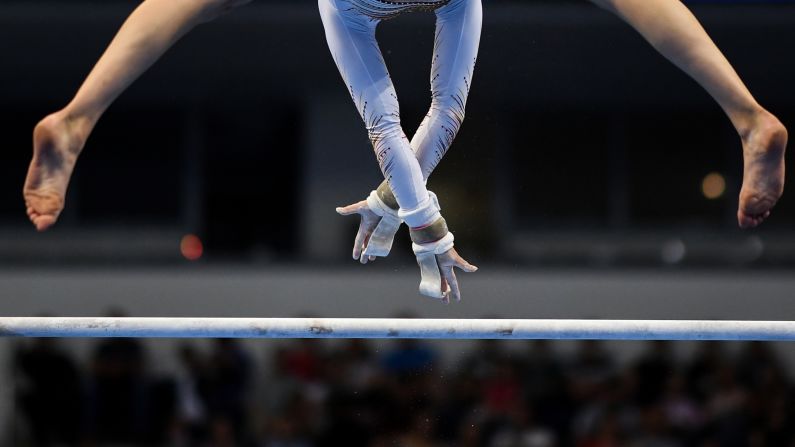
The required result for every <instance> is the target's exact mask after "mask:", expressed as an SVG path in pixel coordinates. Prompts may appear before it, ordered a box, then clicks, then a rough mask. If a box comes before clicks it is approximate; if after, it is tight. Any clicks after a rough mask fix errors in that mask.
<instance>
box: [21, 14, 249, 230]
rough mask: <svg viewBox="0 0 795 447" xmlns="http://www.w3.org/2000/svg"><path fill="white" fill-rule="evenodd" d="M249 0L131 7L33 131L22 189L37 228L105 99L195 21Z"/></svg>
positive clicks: (50, 212) (52, 211)
mask: <svg viewBox="0 0 795 447" xmlns="http://www.w3.org/2000/svg"><path fill="white" fill-rule="evenodd" d="M248 1H249V0H146V1H144V2H143V3H141V5H140V6H138V8H136V9H135V11H133V13H132V14H131V15H130V17H129V18H128V19H127V21H126V22H125V23H124V25H122V27H121V29H120V30H119V32H118V34H116V37H114V39H113V41H112V42H111V43H110V45H109V46H108V48H107V50H105V53H104V54H103V55H102V57H101V58H100V59H99V61H98V62H97V64H96V65H95V66H94V69H93V70H91V73H89V75H88V77H87V78H86V80H85V81H84V82H83V85H82V86H81V87H80V89H79V90H78V92H77V94H76V95H75V97H74V98H73V99H72V101H71V102H70V103H69V104H68V105H67V106H66V107H65V108H63V109H61V110H60V111H58V112H55V113H53V114H51V115H49V116H47V117H46V118H44V119H43V120H41V121H40V122H39V123H38V125H36V128H35V129H34V131H33V160H32V161H31V163H30V167H29V169H28V175H27V178H26V179H25V186H24V189H23V194H24V197H25V205H26V206H27V214H28V217H29V218H30V220H31V222H33V224H34V225H35V226H36V229H37V230H39V231H43V230H46V229H47V228H49V227H50V226H51V225H53V224H54V223H55V221H56V220H57V219H58V215H59V214H60V213H61V210H62V209H63V207H64V197H65V195H66V189H67V187H68V185H69V178H70V177H71V175H72V170H73V169H74V166H75V163H76V162H77V157H78V155H79V154H80V152H81V151H82V149H83V145H84V144H85V142H86V140H87V139H88V136H89V135H90V134H91V130H92V129H93V128H94V125H95V124H96V123H97V121H98V120H99V118H100V116H102V113H104V112H105V110H106V109H107V108H108V106H110V104H111V103H112V102H113V101H114V100H115V99H116V98H117V97H118V96H119V95H120V94H121V93H122V92H123V91H124V90H125V89H126V88H127V87H128V86H129V85H130V84H131V83H132V82H133V81H134V80H135V79H137V78H138V77H139V76H140V75H141V74H142V73H143V72H144V71H146V69H148V68H149V67H150V66H151V65H152V64H153V63H154V62H155V61H156V60H157V59H158V58H159V57H160V56H161V55H162V54H163V53H164V52H165V51H166V50H167V49H168V48H169V47H171V45H173V44H174V42H176V41H177V40H178V39H179V38H180V37H182V36H183V35H184V34H185V33H187V32H188V31H189V30H191V29H192V28H193V27H195V26H196V25H198V24H200V23H202V22H206V21H209V20H212V19H214V18H215V17H217V16H218V15H220V14H221V13H223V12H225V11H227V10H229V9H231V8H233V7H235V6H238V5H241V4H244V3H247V2H248Z"/></svg>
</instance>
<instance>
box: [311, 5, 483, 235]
mask: <svg viewBox="0 0 795 447" xmlns="http://www.w3.org/2000/svg"><path fill="white" fill-rule="evenodd" d="M318 6H319V8H320V15H321V18H322V19H323V26H324V28H325V30H326V40H327V41H328V45H329V49H330V50H331V53H332V55H333V57H334V61H335V62H336V64H337V68H339V71H340V73H341V74H342V77H343V80H344V81H345V83H346V85H347V87H348V89H349V92H350V94H351V97H352V98H353V101H354V103H355V105H356V108H357V110H358V111H359V114H360V115H361V116H362V119H364V122H365V125H366V127H367V131H368V134H369V137H370V141H371V142H372V144H373V148H374V149H375V153H376V157H377V159H378V162H379V165H380V166H381V171H382V173H383V175H384V178H386V179H387V181H388V182H389V185H390V187H391V189H392V192H393V193H394V194H395V198H396V199H397V202H398V204H399V205H400V208H401V215H402V216H403V217H404V219H405V221H406V223H407V224H408V225H409V226H410V227H419V226H423V225H426V224H428V223H431V222H433V221H434V220H435V219H436V218H438V216H439V212H438V210H436V209H435V207H434V206H432V202H433V201H432V200H431V199H430V197H429V196H428V191H427V190H426V188H425V180H426V179H427V177H428V176H429V175H430V174H431V172H433V169H434V168H435V167H436V166H437V165H438V163H439V161H441V159H442V157H444V154H445V153H446V152H447V150H448V149H449V148H450V144H451V143H452V142H453V139H454V138H455V136H456V134H457V133H458V129H459V127H460V126H461V123H462V122H463V120H464V110H465V107H466V100H467V95H468V93H469V87H470V85H471V83H472V73H473V71H474V67H475V60H476V58H477V52H478V44H479V41H480V31H481V21H482V7H481V3H480V0H425V1H408V0H390V1H385V0H318ZM417 10H433V11H435V13H436V37H435V41H434V52H433V60H432V67H431V93H432V94H431V108H430V110H429V111H428V114H427V115H426V116H425V119H424V120H423V122H422V124H421V125H420V127H419V129H417V133H416V134H415V135H414V138H413V139H412V140H411V142H409V140H408V138H406V135H405V134H404V133H403V129H402V128H401V125H400V106H399V104H398V100H397V94H396V93H395V88H394V86H393V85H392V80H391V79H390V77H389V72H388V71H387V68H386V64H385V63H384V59H383V57H382V55H381V51H380V49H379V48H378V42H377V41H376V39H375V30H376V27H377V26H378V23H379V22H380V21H381V20H383V19H388V18H393V17H396V16H397V15H400V14H403V13H406V12H411V11H417Z"/></svg>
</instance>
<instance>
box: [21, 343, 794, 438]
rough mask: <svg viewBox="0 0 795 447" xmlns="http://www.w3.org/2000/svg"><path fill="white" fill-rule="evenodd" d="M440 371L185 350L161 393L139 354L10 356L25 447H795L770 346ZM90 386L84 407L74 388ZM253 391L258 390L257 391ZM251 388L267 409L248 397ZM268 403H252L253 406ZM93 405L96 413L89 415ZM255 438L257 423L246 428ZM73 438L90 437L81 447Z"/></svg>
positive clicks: (492, 353)
mask: <svg viewBox="0 0 795 447" xmlns="http://www.w3.org/2000/svg"><path fill="white" fill-rule="evenodd" d="M471 346H472V350H471V351H470V353H468V354H466V353H465V354H464V355H463V356H462V358H461V362H460V363H459V364H458V366H457V367H456V368H452V369H449V368H444V367H442V366H441V365H440V364H439V363H438V359H439V357H438V354H437V352H436V351H435V350H434V349H433V347H432V345H431V344H430V343H428V342H419V341H409V340H402V341H397V342H395V343H393V344H392V345H391V346H390V347H389V349H387V351H386V352H385V353H384V354H383V355H381V356H379V355H377V352H378V351H377V350H375V349H373V345H372V344H371V343H369V342H367V341H364V340H345V341H339V342H337V343H321V342H318V341H312V340H297V341H291V342H289V343H287V344H285V345H282V346H279V347H277V348H276V349H274V350H273V351H272V361H271V362H270V365H271V370H270V371H258V370H257V369H256V366H255V364H254V363H253V361H252V359H251V357H250V356H249V354H248V353H247V352H246V351H245V349H244V347H243V345H242V344H241V343H239V342H237V341H235V340H228V339H225V340H215V341H213V343H212V345H211V348H210V349H209V351H208V352H207V353H204V352H203V351H200V350H198V349H196V348H194V346H193V345H189V344H183V345H181V346H180V347H179V348H178V350H177V354H178V356H179V357H178V358H179V365H180V367H179V371H178V373H177V374H176V375H175V376H174V377H160V378H156V377H154V376H153V375H152V373H150V372H148V371H147V370H146V364H145V362H144V358H145V351H144V349H143V346H142V345H141V344H139V342H137V341H135V340H124V339H114V340H103V341H101V342H100V343H99V344H98V345H97V347H96V350H95V353H94V355H93V358H92V362H91V369H90V371H89V372H88V373H86V372H84V371H81V370H80V368H79V367H78V366H77V365H76V364H75V363H74V362H73V361H72V360H71V359H70V357H69V356H68V355H67V354H66V353H65V352H64V351H62V350H61V349H59V348H58V345H57V344H56V343H55V342H53V341H51V340H47V339H38V340H35V341H33V342H32V344H31V345H29V346H26V347H24V348H20V349H19V350H17V352H16V355H15V357H14V359H15V362H16V367H17V371H18V377H19V378H20V383H19V391H18V401H19V402H20V413H21V414H20V416H21V417H22V418H23V419H24V420H25V422H26V424H27V426H28V427H29V428H30V430H28V431H29V435H28V437H27V442H26V443H22V444H20V445H42V446H46V445H75V446H83V445H93V446H97V447H102V446H105V445H118V444H121V445H125V446H139V445H140V446H143V445H168V446H175V447H177V446H179V447H181V446H199V447H227V446H229V447H232V446H234V447H239V446H240V447H247V446H252V447H326V446H339V445H345V446H346V447H357V446H362V447H379V446H389V447H395V446H398V447H402V446H405V447H426V446H428V447H474V446H478V447H480V446H486V447H565V446H575V447H636V446H638V447H708V446H721V447H722V446H729V447H731V446H749V447H755V446H779V445H781V446H791V445H793V442H794V441H795V437H794V436H793V433H794V430H793V426H794V425H793V421H794V420H795V418H793V414H794V413H793V404H795V399H794V397H795V395H793V392H792V387H791V382H790V379H789V371H788V370H787V369H786V368H785V364H784V363H783V362H782V361H780V359H778V357H777V356H776V355H775V352H774V351H773V350H771V349H770V348H771V346H770V345H764V344H747V345H744V346H742V348H741V349H740V350H739V354H738V355H737V356H736V358H732V356H730V355H728V353H727V352H726V351H724V350H723V349H722V345H720V344H716V343H709V344H707V343H705V344H702V345H700V346H698V347H697V349H696V350H695V352H694V354H693V356H692V358H691V359H690V360H689V361H684V362H678V361H677V359H676V358H675V356H674V355H673V354H672V352H671V345H670V344H667V343H658V342H654V343H649V344H647V345H646V349H645V350H644V351H643V352H642V353H641V354H640V355H639V356H637V357H636V358H635V359H634V360H631V361H630V362H629V363H628V364H627V366H619V365H618V364H617V362H616V360H615V358H614V356H613V355H612V353H611V351H610V350H608V349H606V348H605V345H604V344H602V343H597V342H582V343H579V344H578V348H577V350H576V351H575V353H574V355H573V357H572V358H571V359H567V358H566V357H565V356H563V355H562V354H561V352H559V351H557V350H556V349H554V346H553V344H552V343H550V342H547V341H539V342H533V343H528V344H523V345H522V349H509V348H511V347H513V346H515V345H513V346H512V345H511V344H508V343H500V342H488V341H484V342H478V343H475V344H473V345H471ZM82 381H86V382H87V383H89V384H90V387H89V389H90V393H88V396H89V397H90V398H89V399H84V398H83V397H82V396H81V391H80V390H81V387H80V383H81V382H82ZM257 383H259V385H257ZM255 385H257V386H258V388H262V389H263V393H264V394H254V393H252V390H253V389H254V387H255ZM258 396H259V397H258ZM83 402H85V403H86V405H87V408H86V409H87V411H82V410H81V408H80V405H81V403H83ZM252 422H254V423H252ZM80 427H89V428H93V430H89V431H87V434H88V435H90V436H88V437H86V436H83V437H81V436H80V434H81V430H80Z"/></svg>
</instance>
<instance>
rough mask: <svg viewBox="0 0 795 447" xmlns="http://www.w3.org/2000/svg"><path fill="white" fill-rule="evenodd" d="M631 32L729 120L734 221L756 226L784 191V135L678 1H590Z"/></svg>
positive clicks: (781, 126) (770, 115) (696, 21)
mask: <svg viewBox="0 0 795 447" xmlns="http://www.w3.org/2000/svg"><path fill="white" fill-rule="evenodd" d="M592 1H593V2H594V3H596V4H597V5H599V6H601V7H603V8H605V9H607V10H609V11H612V12H614V13H615V14H617V15H618V16H620V17H621V18H623V19H624V20H625V21H626V22H627V23H629V24H630V25H631V26H632V27H634V28H635V29H636V30H637V31H638V32H640V34H641V35H643V37H644V38H645V39H646V40H647V41H648V42H649V43H651V44H652V45H653V46H654V47H655V48H656V49H657V51H659V52H660V53H661V54H662V55H663V56H665V57H666V58H667V59H668V60H670V61H671V62H673V63H674V64H675V65H676V66H677V67H679V68H681V69H682V70H684V71H685V72H686V73H687V74H688V75H690V76H691V77H692V78H693V79H695V80H696V81H697V82H698V83H699V84H701V86H702V87H704V89H706V90H707V92H708V93H709V94H710V95H711V96H712V97H713V98H714V99H715V101H717V102H718V104H719V105H720V106H721V107H722V108H723V110H724V112H726V114H727V115H728V116H729V119H730V120H731V122H732V124H734V127H735V129H737V132H738V133H739V134H740V138H741V139H742V143H743V158H744V174H743V186H742V190H741V191H740V202H739V207H738V210H737V219H738V222H739V224H740V227H742V228H749V227H755V226H757V225H759V224H760V223H761V222H762V221H763V220H765V219H766V218H767V217H768V216H769V215H770V210H771V209H772V208H773V206H774V205H775V204H776V201H777V200H778V199H779V197H781V194H782V192H783V190H784V150H785V148H786V145H787V130H786V128H784V126H783V125H782V124H781V122H780V121H779V120H778V119H777V118H776V117H775V116H773V115H772V114H771V113H770V112H768V111H767V110H765V109H764V108H762V106H760V105H759V104H758V103H757V102H756V100H755V99H754V97H753V96H752V95H751V93H750V92H749V91H748V89H747V88H746V86H745V85H744V84H743V82H742V80H741V79H740V77H739V76H738V75H737V73H736V72H735V71H734V69H733V68H732V66H731V65H730V64H729V61H727V60H726V58H725V57H724V56H723V54H721V52H720V50H719V49H718V47H717V46H715V44H714V43H713V42H712V40H711V39H710V38H709V36H708V35H707V33H706V32H705V31H704V28H702V27H701V25H700V24H699V23H698V20H696V18H695V17H694V16H693V14H692V13H691V12H690V11H689V10H688V9H687V7H685V6H684V5H683V4H682V3H681V2H680V1H679V0H592Z"/></svg>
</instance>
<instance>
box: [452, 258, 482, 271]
mask: <svg viewBox="0 0 795 447" xmlns="http://www.w3.org/2000/svg"><path fill="white" fill-rule="evenodd" d="M453 266H455V267H458V268H460V269H461V270H463V271H465V272H467V273H474V272H477V271H478V268H477V266H474V265H472V264H470V263H469V262H467V260H466V259H464V258H462V257H461V255H459V254H458V253H456V254H455V256H454V257H453Z"/></svg>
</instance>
